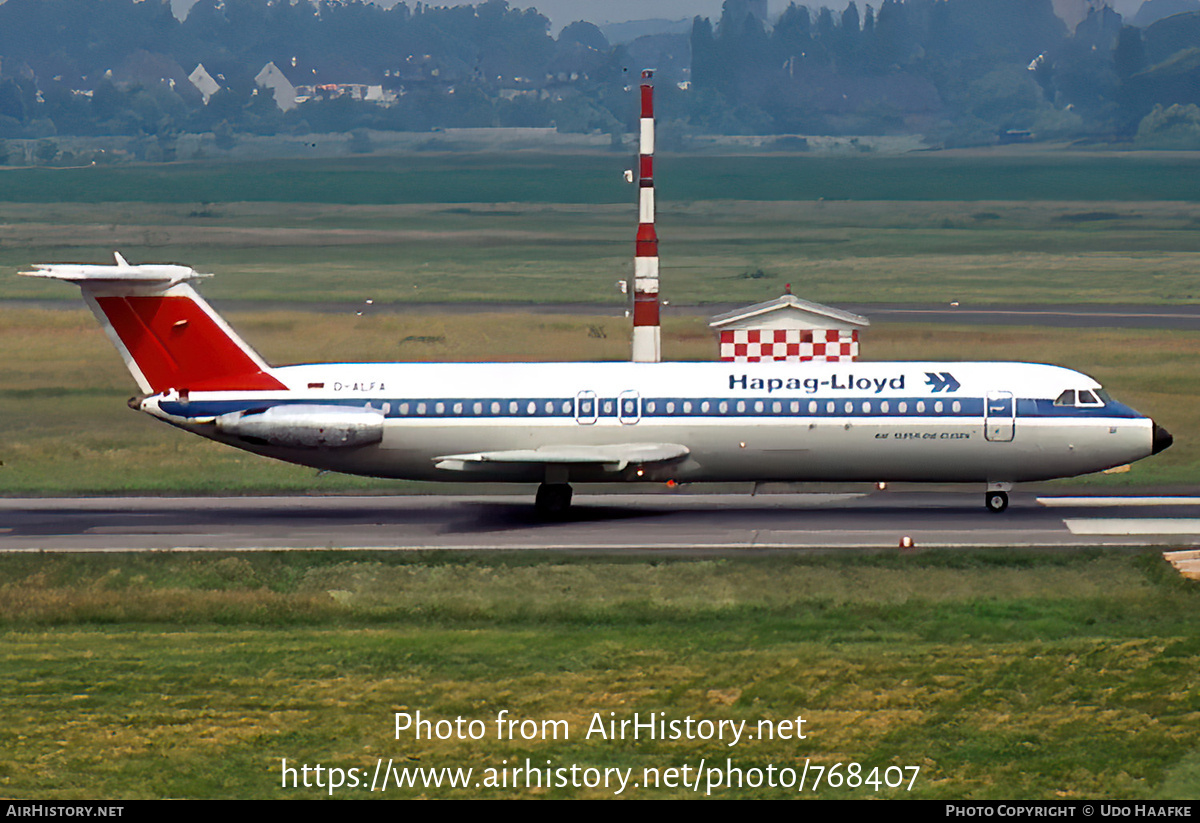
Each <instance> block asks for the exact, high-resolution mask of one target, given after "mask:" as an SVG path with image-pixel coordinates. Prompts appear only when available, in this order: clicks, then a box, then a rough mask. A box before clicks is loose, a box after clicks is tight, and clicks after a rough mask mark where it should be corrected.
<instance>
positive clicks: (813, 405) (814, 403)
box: [808, 400, 817, 414]
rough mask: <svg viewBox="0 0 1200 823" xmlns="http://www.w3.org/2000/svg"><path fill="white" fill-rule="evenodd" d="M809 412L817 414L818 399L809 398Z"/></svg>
mask: <svg viewBox="0 0 1200 823" xmlns="http://www.w3.org/2000/svg"><path fill="white" fill-rule="evenodd" d="M808 413H809V414H816V413H817V401H816V400H809V401H808Z"/></svg>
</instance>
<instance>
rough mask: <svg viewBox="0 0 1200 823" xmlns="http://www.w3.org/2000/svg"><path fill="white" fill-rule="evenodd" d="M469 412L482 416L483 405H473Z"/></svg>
mask: <svg viewBox="0 0 1200 823" xmlns="http://www.w3.org/2000/svg"><path fill="white" fill-rule="evenodd" d="M471 410H472V411H473V412H474V413H475V414H483V404H482V403H476V404H475V405H473V406H471Z"/></svg>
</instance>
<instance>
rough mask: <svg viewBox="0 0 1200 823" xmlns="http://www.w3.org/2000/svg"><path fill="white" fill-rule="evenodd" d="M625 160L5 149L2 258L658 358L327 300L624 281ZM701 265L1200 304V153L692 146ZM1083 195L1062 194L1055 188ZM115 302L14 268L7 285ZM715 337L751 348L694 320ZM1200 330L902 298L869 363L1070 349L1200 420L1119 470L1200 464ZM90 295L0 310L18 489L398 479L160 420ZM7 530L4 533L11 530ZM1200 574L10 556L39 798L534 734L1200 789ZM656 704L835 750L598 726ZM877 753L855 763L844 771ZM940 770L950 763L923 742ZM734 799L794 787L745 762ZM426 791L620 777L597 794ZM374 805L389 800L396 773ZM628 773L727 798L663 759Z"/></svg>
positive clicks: (810, 559) (1049, 790)
mask: <svg viewBox="0 0 1200 823" xmlns="http://www.w3.org/2000/svg"><path fill="white" fill-rule="evenodd" d="M629 165H630V158H627V157H624V156H621V155H616V154H614V155H604V154H596V155H587V156H566V155H561V156H544V155H541V154H532V153H530V154H525V155H521V154H517V155H509V156H505V157H503V158H497V157H495V156H462V155H458V156H451V155H432V154H431V155H425V156H419V157H410V158H403V159H395V158H392V159H384V158H356V159H351V160H345V161H331V162H318V163H306V164H301V163H289V162H279V163H258V164H245V165H225V166H222V165H199V164H198V165H186V164H180V165H172V166H144V167H125V168H92V169H64V170H46V169H8V170H0V267H2V268H4V269H7V270H9V271H15V270H18V269H22V268H26V267H27V266H28V265H29V264H30V263H32V262H35V261H37V262H40V261H66V260H88V261H95V262H100V261H105V260H108V259H111V252H112V250H113V249H114V248H118V249H120V250H121V251H123V252H124V253H125V254H126V255H127V256H128V257H129V258H130V259H131V260H133V261H134V262H145V261H164V260H170V261H179V262H185V263H188V264H192V265H195V266H196V267H197V268H199V269H200V270H202V271H213V272H216V273H217V274H218V275H219V276H217V277H215V278H214V279H213V280H212V281H209V282H206V283H205V284H203V290H204V292H205V294H206V295H208V296H209V297H212V298H214V299H216V300H218V301H220V300H234V299H236V300H248V301H252V302H254V301H257V302H258V303H259V304H260V308H258V309H255V310H250V311H242V312H235V313H233V314H232V315H231V317H230V319H231V321H232V324H233V325H234V326H235V328H237V329H238V330H239V331H240V332H242V333H243V334H244V335H245V336H246V337H247V339H248V340H250V342H251V343H252V344H254V345H255V346H257V347H258V348H259V349H260V350H261V351H262V352H263V353H264V354H265V355H266V357H267V359H268V360H270V361H271V362H275V363H289V362H303V361H321V360H327V361H336V360H347V359H350V360H385V361H394V360H414V361H441V360H482V359H489V360H494V359H501V360H561V359H566V360H584V359H600V360H604V359H610V360H620V359H625V358H626V357H627V356H628V348H627V347H628V328H627V325H626V324H627V322H628V321H625V320H623V319H619V318H614V317H611V316H599V315H597V316H594V317H588V316H582V315H580V316H561V317H560V316H542V315H519V316H518V315H486V314H484V315H471V316H464V315H454V316H448V315H439V314H431V313H425V314H414V315H407V316H397V315H391V314H386V313H372V312H371V311H370V310H366V311H365V314H364V316H361V317H356V316H354V315H353V314H348V313H343V314H323V313H320V312H299V311H284V310H281V309H280V308H279V306H277V305H274V304H275V303H277V302H278V301H280V300H284V299H286V300H287V301H295V302H299V303H309V304H312V305H313V307H314V308H316V309H322V308H325V307H326V306H325V305H324V304H338V305H341V306H343V308H344V306H345V304H352V305H353V304H357V305H358V306H359V307H361V308H364V309H365V308H366V305H365V301H366V300H367V299H372V300H374V301H376V302H377V303H380V302H385V301H396V302H402V303H424V302H436V301H462V302H473V303H481V304H484V305H486V304H487V303H488V302H489V301H505V302H511V301H529V302H558V301H565V302H583V303H596V304H607V305H610V306H619V305H621V303H620V300H621V298H620V297H619V295H618V293H617V291H616V290H615V288H614V283H615V281H616V280H619V279H626V278H628V277H629V276H630V269H631V266H630V262H629V257H630V253H631V251H632V240H631V238H632V234H633V232H632V226H633V219H634V208H633V205H632V203H633V196H634V192H633V188H632V187H630V186H627V185H625V184H623V183H622V182H621V177H620V173H621V170H623V169H624V168H626V167H628V166H629ZM658 171H659V174H658V178H659V186H660V188H659V194H660V201H659V204H660V214H661V219H660V221H659V230H660V234H661V236H662V238H663V240H662V254H663V265H664V292H665V297H666V299H668V300H673V301H675V302H677V303H680V302H682V303H704V302H751V301H757V300H763V299H767V298H770V297H773V296H774V295H776V294H778V293H779V292H780V291H781V289H782V286H783V284H784V283H788V282H791V283H793V284H794V286H795V291H796V293H798V294H801V295H802V296H805V297H809V298H812V299H815V300H820V301H825V302H831V303H837V302H839V301H840V302H850V301H853V302H861V301H880V302H885V301H894V302H912V301H928V302H939V301H946V302H949V301H951V300H957V301H960V302H962V303H964V304H971V303H997V302H1014V303H1034V302H1039V301H1043V302H1088V301H1092V302H1144V303H1191V302H1196V301H1197V300H1200V290H1198V288H1197V286H1196V285H1195V270H1196V268H1197V265H1196V264H1197V262H1198V260H1200V258H1198V252H1200V248H1198V244H1197V240H1196V229H1197V227H1200V195H1197V192H1200V186H1197V185H1196V184H1197V182H1200V181H1197V179H1196V178H1197V177H1198V176H1200V158H1197V157H1193V156H1191V155H1167V154H1138V155H1135V154H1130V155H1099V154H1097V155H1085V154H1072V155H1063V154H1049V155H1046V154H1039V153H1029V152H1022V151H1016V152H1007V153H1001V154H992V155H986V156H982V157H980V156H969V155H955V154H953V153H942V154H938V155H924V156H920V157H906V158H856V159H855V160H848V159H838V158H815V157H796V156H791V157H768V156H761V157H728V158H707V157H706V158H683V157H671V156H663V157H661V158H660V162H659V170H658ZM1051 197H1052V198H1054V199H1052V200H1051V199H1049V198H1051ZM12 298H37V299H51V300H59V301H77V300H78V295H77V293H76V292H75V290H74V289H71V288H68V287H66V286H63V285H61V284H54V283H45V282H40V281H35V280H30V279H23V278H17V277H14V276H5V277H0V300H3V299H12ZM664 345H665V351H666V354H667V356H668V357H669V358H673V359H711V358H713V357H714V356H715V343H714V341H713V338H712V336H711V334H710V332H709V330H708V329H707V327H706V325H705V324H704V322H703V321H702V320H698V319H697V320H673V319H668V321H667V322H666V326H665V339H664ZM1198 348H1200V335H1196V334H1192V333H1183V332H1156V331H1107V330H1099V331H1097V330H1086V331H1080V330H1055V329H1034V328H1020V329H1016V328H1000V327H996V328H978V327H972V328H965V327H964V328H956V327H948V326H937V327H932V326H904V325H890V326H877V327H873V328H872V329H870V330H869V332H868V333H867V334H866V335H864V339H863V352H864V357H865V359H871V360H890V359H947V360H960V359H962V360H970V359H993V358H997V357H1003V359H1011V360H1031V361H1037V362H1047V361H1051V362H1058V363H1061V364H1062V365H1065V366H1068V367H1071V368H1075V369H1079V370H1081V371H1085V372H1088V373H1090V374H1092V375H1094V376H1095V377H1097V378H1098V379H1099V380H1101V381H1102V382H1103V383H1104V384H1105V385H1106V387H1107V388H1108V389H1109V390H1110V391H1112V392H1113V394H1114V395H1115V396H1116V397H1117V398H1119V399H1121V400H1122V401H1124V402H1127V403H1129V404H1130V405H1132V406H1134V407H1135V408H1138V409H1139V410H1141V411H1142V412H1145V413H1148V414H1152V415H1153V416H1154V417H1155V418H1156V419H1157V420H1158V421H1159V422H1161V423H1162V424H1163V425H1165V426H1166V427H1167V428H1168V429H1170V430H1171V431H1172V432H1173V433H1174V434H1175V437H1176V444H1175V446H1174V447H1173V448H1172V449H1170V450H1168V451H1167V452H1165V453H1164V454H1162V455H1158V456H1156V457H1155V458H1153V459H1150V460H1146V461H1143V462H1141V463H1139V464H1137V465H1135V466H1134V467H1133V469H1132V471H1130V472H1129V473H1127V474H1121V475H1112V476H1101V477H1095V478H1084V479H1082V480H1080V481H1072V482H1082V483H1085V484H1095V485H1097V486H1100V487H1115V486H1134V487H1139V488H1145V487H1148V486H1161V485H1172V486H1176V487H1179V486H1186V485H1194V484H1195V478H1196V477H1197V476H1200V473H1198V470H1200V411H1198V410H1197V408H1196V403H1195V398H1196V397H1197V396H1198V395H1200V375H1198V374H1197V372H1196V369H1195V362H1196V358H1197V354H1198ZM134 392H135V388H134V384H133V382H132V380H131V378H130V377H129V376H128V375H127V374H126V372H125V370H124V368H123V366H122V365H121V363H120V360H119V358H118V356H117V355H116V353H115V352H114V351H113V350H112V347H111V345H110V344H109V343H108V341H107V340H106V339H105V338H104V336H103V334H102V333H101V332H100V330H99V329H98V327H97V326H96V324H95V322H94V320H93V319H92V318H91V317H90V315H88V314H87V313H86V312H85V311H83V310H82V309H81V308H80V309H72V310H44V309H36V308H29V307H23V308H15V307H13V306H11V305H8V306H5V307H0V494H6V495H23V494H39V493H46V494H64V495H72V494H85V493H101V494H113V493H116V494H120V493H178V492H196V493H258V492H268V491H279V490H286V491H295V492H310V491H315V492H338V491H351V490H353V491H377V492H380V493H394V492H402V491H410V490H414V489H416V486H415V485H413V484H404V483H396V482H386V483H385V482H381V481H373V480H365V479H356V478H349V477H341V476H337V475H325V476H316V475H315V474H314V473H313V472H312V471H311V470H306V469H299V468H296V467H290V466H286V465H283V464H278V463H275V462H272V461H268V460H265V459H261V458H256V457H253V456H251V455H246V454H243V453H241V452H237V451H235V450H232V449H229V448H226V447H222V446H218V445H216V444H213V443H210V442H207V441H203V440H200V439H199V438H195V437H192V436H189V435H186V434H184V433H182V432H179V431H176V430H173V429H171V428H169V427H167V426H164V425H161V424H159V423H157V422H156V421H153V420H151V419H150V418H148V417H146V416H145V415H140V414H137V413H135V412H132V411H130V410H129V409H128V408H126V406H125V402H124V401H125V399H126V398H127V397H128V396H129V395H131V394H133V393H134ZM2 525H3V524H0V527H2ZM1198 598H1200V594H1198V593H1197V590H1196V588H1195V586H1194V585H1193V584H1189V583H1186V582H1185V581H1183V580H1181V579H1180V578H1178V577H1177V576H1176V575H1175V574H1174V572H1172V571H1170V570H1169V569H1168V567H1167V566H1166V564H1165V563H1163V561H1162V560H1161V558H1160V557H1159V556H1158V555H1157V553H1156V552H1149V551H1147V552H1099V551H1095V552H1081V551H1061V552H1053V553H1026V552H1014V551H1012V550H996V551H983V552H971V553H959V554H950V553H936V552H935V553H925V552H921V553H912V554H896V553H887V554H885V553H881V554H873V555H868V554H861V553H845V552H843V553H836V554H830V555H827V556H787V555H775V556H766V557H731V558H727V559H722V560H688V561H681V560H674V559H668V558H662V557H656V556H653V555H647V554H643V553H630V554H628V555H626V556H623V557H614V558H588V557H563V556H557V555H552V554H540V555H526V554H514V553H505V554H478V555H467V554H456V555H454V556H449V555H436V554H429V555H422V554H397V553H378V554H374V553H325V552H317V553H282V552H281V553H275V552H260V553H248V554H218V553H203V554H188V553H160V554H145V555H132V554H95V555H85V556H69V555H55V554H40V553H39V554H36V555H35V554H29V555H20V556H0V627H2V628H3V631H2V632H0V660H3V661H4V666H3V671H4V674H5V677H4V678H3V679H0V716H2V717H3V718H4V722H3V723H0V796H4V797H13V798H39V799H69V798H122V799H133V798H139V797H155V798H159V797H179V798H183V797H253V798H277V797H308V796H312V797H316V796H323V795H324V794H326V792H325V791H323V790H321V789H316V788H312V789H295V790H284V789H281V788H280V782H281V777H282V775H281V768H280V767H281V761H282V759H283V758H287V759H288V761H289V763H290V764H292V765H304V764H307V765H309V766H315V765H316V764H318V763H319V764H323V765H324V766H325V767H326V768H328V767H331V766H336V767H338V768H343V769H345V768H352V767H353V768H358V769H366V770H368V771H370V770H373V769H374V767H375V764H376V762H377V758H384V759H385V760H386V759H394V761H395V763H396V765H397V766H402V767H407V768H416V767H421V768H440V767H463V768H466V767H470V768H473V769H475V770H477V771H476V774H478V773H479V771H480V770H484V769H487V768H495V767H498V766H501V765H507V766H512V765H514V764H516V763H518V762H520V763H523V762H524V759H525V758H526V757H528V758H530V759H531V760H532V761H534V765H535V766H541V765H542V764H543V763H544V762H545V761H547V760H550V761H551V762H552V764H553V765H554V766H556V767H562V766H571V765H579V766H589V767H598V768H604V767H618V768H631V769H634V770H635V771H636V772H637V776H638V777H639V778H640V777H641V770H642V769H643V768H668V767H682V766H685V765H686V766H689V767H692V768H693V769H694V768H695V767H697V766H698V765H699V763H700V762H701V760H702V759H703V760H705V761H706V762H707V763H708V764H709V765H711V764H712V763H714V762H717V763H720V764H723V763H724V761H725V758H729V759H731V760H733V761H734V762H735V764H736V765H737V766H739V767H741V768H744V769H749V768H759V769H766V768H767V767H768V766H774V767H775V768H776V769H781V768H790V769H798V768H801V767H802V765H803V763H804V761H805V760H806V759H809V760H811V762H812V763H814V764H817V765H820V766H823V767H830V766H833V765H835V764H838V763H841V764H847V763H859V764H862V765H864V766H865V767H867V770H868V771H867V772H866V774H869V770H870V769H871V768H874V767H881V768H884V769H886V768H888V767H919V768H920V773H919V775H918V777H917V779H916V780H915V781H914V784H913V790H912V791H911V792H906V791H902V790H899V789H887V788H886V787H885V788H884V789H882V790H881V791H879V792H876V791H875V790H874V789H872V788H870V787H863V786H859V787H857V788H853V789H851V788H846V787H841V788H829V787H828V786H826V787H824V788H822V789H820V790H818V791H817V792H815V793H812V792H808V791H806V792H805V793H804V796H809V795H810V794H815V796H819V797H853V798H858V797H870V796H876V795H878V796H881V797H902V796H903V797H908V796H912V797H922V798H939V799H941V798H947V799H949V798H970V799H986V798H1004V799H1018V798H1019V799H1025V798H1045V799H1054V798H1096V799H1099V798H1124V799H1140V798H1193V799H1194V798H1196V797H1197V796H1200V749H1198V748H1197V742H1196V733H1195V730H1196V728H1197V722H1198V720H1200V698H1198V695H1200V681H1198V676H1197V672H1198V671H1200V665H1198V664H1200V643H1198V642H1197V640H1196V637H1195V625H1196V622H1197V617H1198V614H1197V611H1198V609H1200V600H1198ZM505 709H506V710H508V711H509V712H510V713H511V716H513V717H517V718H527V719H532V720H536V721H565V722H567V723H568V724H569V726H570V728H571V731H572V733H573V734H572V736H571V739H569V740H557V741H555V740H549V741H515V742H513V741H497V740H495V739H492V738H491V737H489V738H488V739H484V740H480V741H461V740H445V741H440V740H434V741H424V740H423V741H414V740H413V739H412V738H411V736H407V735H402V737H401V739H396V738H395V732H394V715H395V713H396V712H415V711H417V710H420V711H422V712H423V713H424V714H425V716H426V717H428V718H431V719H435V720H436V719H453V718H455V717H459V716H461V717H464V718H467V719H479V720H484V721H489V720H493V719H494V718H495V717H496V714H497V712H499V711H500V710H505ZM609 712H613V713H614V714H613V715H612V717H613V718H615V719H628V718H630V717H631V716H632V713H633V712H640V713H643V715H644V714H645V713H648V712H665V713H666V716H667V717H669V718H671V719H678V718H684V717H692V718H694V719H709V720H728V721H739V720H745V721H747V722H749V723H752V724H753V723H757V722H758V721H760V720H770V721H783V720H787V719H793V718H795V717H796V716H798V715H800V716H803V717H804V718H805V720H806V724H807V725H806V727H805V730H806V731H807V733H808V735H809V736H808V738H807V739H805V740H803V741H798V740H789V741H761V740H760V741H754V742H749V741H746V742H742V743H740V744H739V745H737V746H733V747H729V746H724V745H721V744H718V743H702V742H696V741H687V740H681V741H672V742H661V741H659V742H646V741H642V742H639V743H631V742H629V741H625V742H621V741H606V740H599V739H595V738H593V739H591V740H587V739H584V736H583V733H584V731H585V729H586V728H587V725H588V720H589V718H591V717H592V716H593V715H594V714H596V713H600V714H601V716H602V717H604V718H608V717H609V716H610V715H609V714H608V713H609ZM841 773H842V774H847V773H848V772H847V771H842V772H841ZM905 774H906V776H907V774H908V773H905ZM714 794H715V796H720V797H742V796H755V797H789V796H793V795H794V794H797V793H796V792H794V791H788V790H785V789H770V788H761V789H751V788H742V789H734V790H730V789H718V790H717V791H716V792H715V793H714ZM389 795H390V796H404V797H410V796H428V797H460V796H483V797H506V798H507V797H515V796H550V797H576V796H585V797H593V796H594V797H606V796H611V795H612V792H611V790H605V789H601V788H597V789H552V790H540V789H528V790H526V789H519V790H518V789H512V788H509V789H498V790H487V789H478V790H476V789H474V788H470V789H467V790H448V789H442V790H416V789H408V790H403V791H398V790H394V789H393V790H391V791H389ZM341 796H366V793H365V792H363V791H362V790H361V789H359V790H357V791H351V790H343V791H342V793H341ZM624 796H633V797H654V798H660V797H661V798H666V797H686V796H695V794H693V793H692V792H691V791H688V790H684V789H667V788H657V789H631V790H629V791H627V792H626V793H625V795H624Z"/></svg>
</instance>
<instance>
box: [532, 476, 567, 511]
mask: <svg viewBox="0 0 1200 823" xmlns="http://www.w3.org/2000/svg"><path fill="white" fill-rule="evenodd" d="M534 507H535V508H536V509H537V511H538V514H540V515H543V516H545V517H561V516H562V515H564V514H566V513H567V510H568V509H570V508H571V486H570V485H569V484H567V483H543V484H542V485H540V486H538V490H537V498H536V500H535V502H534Z"/></svg>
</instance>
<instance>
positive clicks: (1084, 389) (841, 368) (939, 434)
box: [27, 255, 1171, 512]
mask: <svg viewBox="0 0 1200 823" xmlns="http://www.w3.org/2000/svg"><path fill="white" fill-rule="evenodd" d="M27 274H30V275H32V276H37V277H50V278H55V279H60V280H65V281H68V282H73V283H76V284H78V285H79V286H80V287H81V288H82V289H83V294H84V299H85V301H86V302H87V303H88V305H89V306H90V307H91V308H92V310H93V312H94V313H95V315H96V317H97V319H99V320H100V322H101V324H102V325H103V326H104V328H105V331H106V332H107V334H108V336H109V338H110V340H112V342H113V344H114V345H115V346H116V347H117V350H118V351H119V352H120V353H121V356H122V357H123V359H124V360H125V363H126V365H127V366H128V368H129V370H130V372H131V374H132V375H133V377H134V379H135V380H136V382H137V383H138V385H139V386H140V387H141V389H142V395H141V396H140V397H138V398H135V400H134V401H132V405H133V406H134V407H135V408H138V409H140V410H142V411H145V412H148V413H149V414H152V415H154V416H155V417H158V418H160V419H162V420H165V421H167V422H169V423H171V424H173V425H176V426H179V427H181V428H184V429H187V430H189V431H192V432H195V433H196V434H199V435H202V436H205V437H210V438H212V439H214V440H219V441H222V442H225V443H228V444H230V445H233V446H237V447H239V448H243V449H246V450H248V451H252V452H256V453H258V454H263V455H267V456H270V457H275V458H278V459H281V460H287V461H290V462H293V463H299V464H302V465H307V466H314V467H317V468H321V469H330V470H335V471H340V472H348V473H353V474H362V475H370V476H378V477H393V478H409V479H415V480H451V481H472V480H480V481H492V482H530V483H539V484H541V485H540V488H539V492H538V505H539V508H541V509H543V510H546V511H550V512H555V511H562V510H565V509H566V508H567V507H568V506H569V504H570V499H571V487H570V485H569V484H570V483H572V482H639V481H643V482H650V481H654V482H664V481H675V482H679V483H686V482H699V481H755V482H765V481H942V482H977V483H985V484H987V489H988V495H987V505H988V507H989V508H990V509H992V510H993V511H1001V510H1003V509H1004V508H1005V507H1006V506H1007V504H1008V498H1007V490H1008V489H1009V488H1010V487H1011V484H1013V483H1016V482H1022V481H1029V480H1045V479H1049V478H1054V477H1072V476H1075V475H1079V474H1084V473H1087V472H1094V471H1099V470H1102V469H1107V468H1109V467H1112V466H1117V465H1121V464H1124V463H1129V462H1132V461H1134V460H1138V459H1141V458H1143V457H1146V456H1148V455H1150V454H1153V453H1156V452H1158V451H1161V450H1162V449H1164V448H1166V447H1167V446H1169V445H1170V443H1171V436H1170V435H1169V434H1167V433H1166V431H1165V430H1163V429H1162V428H1160V427H1158V426H1156V425H1155V424H1154V422H1153V421H1152V420H1151V419H1150V418H1148V417H1145V416H1144V415H1141V414H1139V413H1138V412H1136V411H1134V410H1133V409H1131V408H1129V407H1128V406H1125V405H1123V404H1121V403H1119V402H1117V401H1115V400H1113V399H1112V398H1111V397H1109V396H1108V395H1107V394H1106V393H1105V392H1104V391H1102V389H1101V388H1100V386H1099V384H1098V383H1096V381H1094V380H1092V379H1091V378H1090V377H1087V376H1086V375H1083V374H1080V373H1079V372H1075V371H1071V370H1069V369H1065V368H1060V367H1058V366H1049V365H1038V364H1029V363H906V362H895V363H861V362H849V363H846V362H842V363H819V362H803V363H787V362H772V363H739V362H716V363H528V364H521V363H436V364H421V363H333V364H315V365H303V366H282V367H272V366H270V365H268V364H267V363H266V362H265V361H264V360H263V359H262V358H261V357H260V356H259V355H258V354H257V353H256V352H254V350H253V349H252V348H250V347H249V346H248V345H247V344H246V343H245V341H243V340H242V339H241V338H240V337H238V336H237V334H236V333H235V332H234V331H233V330H232V329H231V328H230V327H229V326H228V325H227V324H226V323H225V322H224V320H222V319H221V318H220V317H219V316H218V315H217V314H216V312H215V311H213V309H212V307H211V306H210V305H209V304H208V303H207V302H206V301H204V300H203V298H201V297H200V296H199V294H197V293H196V291H195V290H194V289H193V288H192V286H191V284H190V282H189V281H191V280H193V279H195V278H197V277H200V276H202V275H199V274H197V273H196V272H194V271H193V270H191V269H188V268H186V267H182V266H130V265H129V264H128V263H126V262H125V261H124V259H123V258H121V257H120V256H119V255H118V256H117V265H115V266H94V265H87V264H74V265H61V264H59V265H41V266H38V267H37V269H36V270H35V271H33V272H28V273H27Z"/></svg>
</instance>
